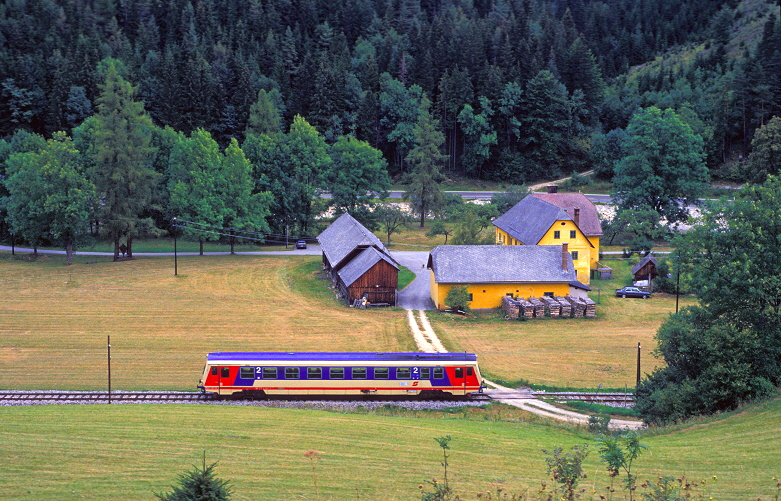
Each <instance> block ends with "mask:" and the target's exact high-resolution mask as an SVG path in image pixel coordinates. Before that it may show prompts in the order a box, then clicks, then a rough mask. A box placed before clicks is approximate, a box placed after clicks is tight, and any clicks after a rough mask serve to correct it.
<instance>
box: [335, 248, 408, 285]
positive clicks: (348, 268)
mask: <svg viewBox="0 0 781 501" xmlns="http://www.w3.org/2000/svg"><path fill="white" fill-rule="evenodd" d="M380 261H385V262H387V263H388V264H390V265H391V266H393V267H394V268H396V269H397V270H398V269H399V265H398V264H397V263H396V262H395V261H394V260H393V259H391V258H390V257H388V256H387V255H385V254H383V253H382V252H380V251H378V250H377V249H375V248H374V247H367V248H366V249H364V250H362V251H361V252H360V253H359V254H358V255H357V256H355V257H354V258H353V259H351V260H350V262H349V263H347V264H345V265H344V267H342V268H341V269H340V270H339V271H338V272H337V274H338V275H339V278H341V279H342V282H344V285H345V286H347V287H349V286H350V285H352V284H353V283H354V282H355V281H356V280H358V279H359V278H361V277H362V276H363V274H364V273H366V272H367V271H369V270H370V269H371V267H372V266H374V265H375V264H377V263H379V262H380Z"/></svg>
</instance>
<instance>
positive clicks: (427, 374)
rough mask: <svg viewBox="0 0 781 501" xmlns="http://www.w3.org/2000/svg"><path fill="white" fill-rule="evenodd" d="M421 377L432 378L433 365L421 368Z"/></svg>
mask: <svg viewBox="0 0 781 501" xmlns="http://www.w3.org/2000/svg"><path fill="white" fill-rule="evenodd" d="M420 379H431V367H421V368H420Z"/></svg>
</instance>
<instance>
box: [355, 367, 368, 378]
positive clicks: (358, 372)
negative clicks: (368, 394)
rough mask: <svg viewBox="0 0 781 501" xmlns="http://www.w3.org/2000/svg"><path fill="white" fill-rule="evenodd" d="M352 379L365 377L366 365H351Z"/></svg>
mask: <svg viewBox="0 0 781 501" xmlns="http://www.w3.org/2000/svg"><path fill="white" fill-rule="evenodd" d="M353 379H366V367H353Z"/></svg>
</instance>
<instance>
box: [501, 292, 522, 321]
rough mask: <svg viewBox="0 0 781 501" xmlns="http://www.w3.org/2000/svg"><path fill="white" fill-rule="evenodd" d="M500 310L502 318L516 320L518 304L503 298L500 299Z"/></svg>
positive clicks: (513, 300)
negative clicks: (502, 314) (502, 313)
mask: <svg viewBox="0 0 781 501" xmlns="http://www.w3.org/2000/svg"><path fill="white" fill-rule="evenodd" d="M502 310H504V318H507V319H510V318H518V315H519V310H520V304H518V301H516V300H515V299H513V298H511V297H510V296H504V297H502Z"/></svg>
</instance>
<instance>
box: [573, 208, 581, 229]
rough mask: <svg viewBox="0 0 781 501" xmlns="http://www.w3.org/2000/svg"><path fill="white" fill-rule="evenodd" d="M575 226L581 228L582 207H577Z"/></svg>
mask: <svg viewBox="0 0 781 501" xmlns="http://www.w3.org/2000/svg"><path fill="white" fill-rule="evenodd" d="M574 219H575V226H577V227H578V228H580V209H579V208H578V207H575V216H574Z"/></svg>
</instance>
